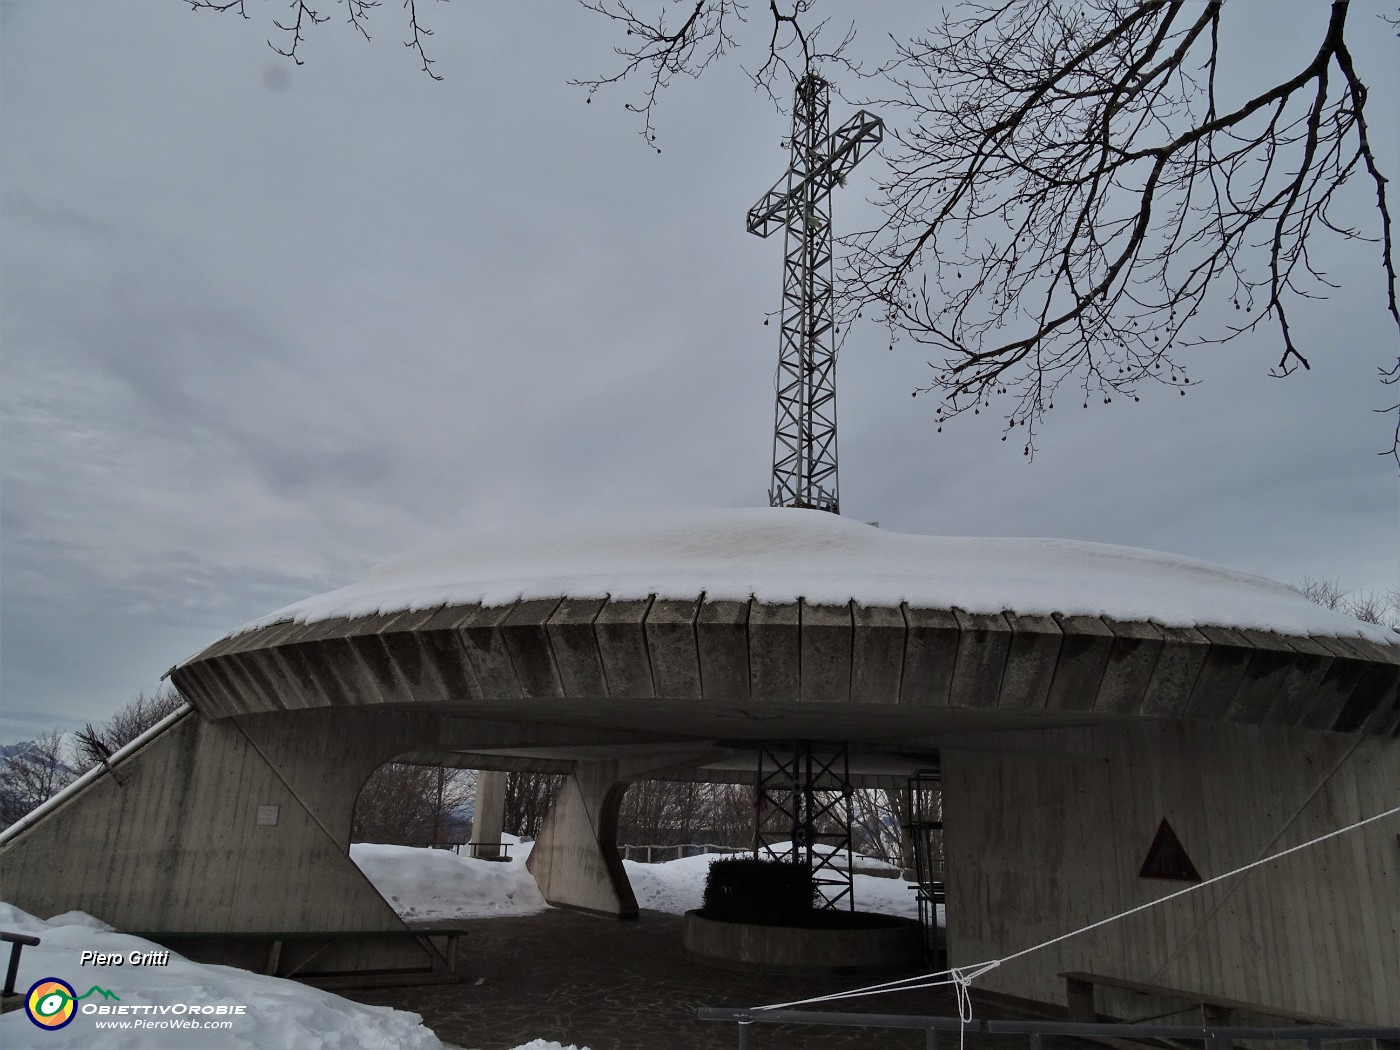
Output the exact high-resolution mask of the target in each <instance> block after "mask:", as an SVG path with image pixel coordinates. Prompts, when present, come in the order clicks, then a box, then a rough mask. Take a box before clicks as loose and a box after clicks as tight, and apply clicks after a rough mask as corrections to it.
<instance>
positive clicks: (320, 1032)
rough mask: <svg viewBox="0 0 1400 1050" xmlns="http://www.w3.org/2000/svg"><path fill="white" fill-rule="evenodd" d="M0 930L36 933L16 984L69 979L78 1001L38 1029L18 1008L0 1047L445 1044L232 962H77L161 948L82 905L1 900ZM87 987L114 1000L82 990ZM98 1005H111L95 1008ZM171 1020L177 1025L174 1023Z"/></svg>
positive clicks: (369, 1009)
mask: <svg viewBox="0 0 1400 1050" xmlns="http://www.w3.org/2000/svg"><path fill="white" fill-rule="evenodd" d="M0 928H3V929H4V930H6V931H9V932H13V933H27V934H31V935H33V936H36V937H39V938H40V939H41V940H40V943H39V944H38V945H37V946H34V947H29V948H25V949H24V954H23V955H22V956H21V957H20V967H19V979H18V980H17V981H16V982H15V987H16V988H19V989H21V990H24V989H28V988H29V987H30V986H31V985H33V984H34V983H35V982H36V981H39V980H41V979H43V978H46V977H57V978H61V979H62V980H65V981H67V982H68V983H69V984H70V985H72V986H73V991H74V992H75V993H76V995H77V996H78V997H79V998H80V1000H81V1001H79V1002H78V1003H76V1004H75V1006H76V1010H77V1012H76V1015H75V1016H74V1019H73V1020H72V1021H71V1022H70V1023H69V1024H67V1025H66V1026H65V1027H63V1028H60V1029H57V1030H48V1029H44V1028H40V1027H39V1026H38V1025H36V1024H35V1023H34V1022H32V1021H31V1020H30V1019H29V1018H28V1017H27V1016H26V1014H25V1012H24V1010H22V1009H21V1010H15V1011H12V1012H10V1013H7V1014H5V1015H4V1016H3V1017H0V1046H4V1047H5V1048H6V1050H21V1048H25V1047H32V1048H34V1050H51V1048H55V1047H64V1046H90V1047H98V1046H100V1047H102V1048H103V1050H123V1048H140V1050H148V1048H154V1050H164V1048H170V1050H188V1048H205V1047H252V1048H257V1050H268V1048H272V1047H278V1048H287V1050H301V1048H306V1050H341V1048H344V1050H350V1048H360V1047H386V1048H393V1050H398V1048H402V1050H442V1048H443V1046H444V1044H443V1043H442V1042H441V1041H440V1040H439V1039H438V1037H437V1036H436V1035H434V1034H433V1032H432V1031H431V1030H430V1029H428V1028H426V1027H424V1025H423V1023H422V1018H421V1017H419V1016H418V1015H417V1014H412V1013H406V1012H404V1011H402V1010H395V1009H392V1008H390V1007H387V1006H364V1005H362V1004H360V1003H353V1002H351V1001H350V1000H348V999H344V998H342V997H341V996H338V995H333V994H331V993H330V992H323V991H320V990H319V989H316V988H308V987H307V986H305V985H302V984H297V983H296V982H295V981H286V980H283V979H281V978H278V977H264V976H262V975H260V974H255V973H250V972H249V971H247V970H239V969H235V968H234V967H231V966H210V965H205V964H203V963H195V962H191V961H189V960H188V959H185V958H182V957H181V956H179V955H176V954H174V953H173V952H172V953H171V955H170V960H169V963H168V964H167V965H165V966H133V965H129V964H127V965H122V966H103V967H94V966H91V965H88V966H80V964H79V962H80V959H81V953H82V952H84V951H95V952H103V953H107V954H113V955H120V956H121V957H122V958H123V959H129V957H130V953H131V952H159V951H163V949H162V948H161V947H160V945H158V944H153V943H152V942H150V941H147V940H143V939H141V938H140V937H132V936H130V935H129V934H124V933H116V932H114V931H113V930H112V928H111V927H110V926H107V925H106V924H105V923H102V922H100V921H98V920H97V919H94V918H92V917H91V916H89V915H84V914H83V913H81V912H67V913H65V914H63V915H57V916H54V917H53V918H52V919H50V920H48V921H47V922H45V921H43V920H41V919H38V918H35V917H34V916H33V915H29V914H28V913H26V912H23V911H21V910H20V909H18V908H16V907H14V906H12V905H9V904H0ZM6 957H7V958H8V953H7V954H6ZM94 986H98V987H99V988H102V989H105V990H107V991H110V992H112V993H114V994H115V995H116V996H117V997H118V998H116V999H106V998H104V997H103V996H102V995H101V994H100V993H94V994H91V995H89V994H88V993H89V991H90V989H92V988H93V987H94ZM240 1006H241V1007H243V1008H244V1012H243V1013H242V1014H239V1015H234V1014H231V1013H230V1014H225V1015H223V1016H220V1015H218V1014H216V1013H214V1011H216V1010H218V1009H219V1008H220V1007H224V1008H225V1009H227V1010H230V1011H232V1010H236V1009H237V1008H238V1007H240ZM118 1008H127V1013H125V1014H119V1013H117V1010H118ZM131 1008H136V1009H135V1010H132V1009H131ZM104 1009H107V1010H110V1011H112V1012H111V1013H108V1014H106V1015H103V1014H100V1013H98V1012H97V1011H100V1010H104ZM196 1011H198V1012H196ZM108 1022H110V1023H111V1024H113V1025H117V1024H118V1023H124V1024H127V1025H128V1027H125V1028H122V1027H107V1028H106V1029H105V1030H98V1027H97V1026H98V1025H99V1024H104V1025H105V1024H107V1023H108ZM223 1022H228V1023H229V1024H230V1027H229V1028H228V1029H227V1030H211V1029H203V1028H199V1027H191V1026H198V1025H203V1024H208V1023H213V1024H220V1023H223ZM176 1024H178V1025H180V1026H181V1027H172V1026H173V1025H176ZM155 1026H160V1027H155Z"/></svg>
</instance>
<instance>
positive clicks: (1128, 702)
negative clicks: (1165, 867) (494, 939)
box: [0, 510, 1400, 1024]
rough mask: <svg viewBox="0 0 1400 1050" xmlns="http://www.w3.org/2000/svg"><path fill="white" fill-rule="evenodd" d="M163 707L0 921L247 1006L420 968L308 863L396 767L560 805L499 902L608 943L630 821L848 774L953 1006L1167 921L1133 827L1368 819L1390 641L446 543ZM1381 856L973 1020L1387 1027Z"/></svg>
mask: <svg viewBox="0 0 1400 1050" xmlns="http://www.w3.org/2000/svg"><path fill="white" fill-rule="evenodd" d="M172 677H173V680H174V682H175V684H176V685H177V686H178V687H179V689H180V691H181V693H182V694H183V695H184V696H185V697H186V698H187V699H188V700H189V701H190V703H191V704H192V705H193V710H192V711H190V712H187V713H185V714H183V715H182V716H178V717H175V718H173V719H172V720H170V721H169V723H168V724H167V725H165V726H164V727H163V728H162V729H161V731H160V732H158V733H155V734H152V735H151V736H150V738H149V739H147V740H144V741H143V742H140V743H139V746H136V747H134V748H130V749H128V751H127V752H125V753H124V754H122V755H120V756H119V757H118V758H117V760H116V761H114V763H113V768H112V770H111V771H110V772H105V771H104V772H103V773H102V774H101V775H97V776H94V777H92V778H91V779H90V780H89V781H88V782H86V783H85V784H83V785H81V786H80V787H79V788H78V789H77V790H75V791H72V792H70V793H69V794H68V795H67V796H66V797H64V798H63V799H61V800H59V801H58V803H57V804H54V805H52V806H50V807H48V808H47V809H46V811H45V812H44V813H42V814H41V815H40V816H39V817H38V819H35V820H32V821H30V822H27V823H24V824H22V825H17V826H16V827H15V828H13V829H11V830H10V831H9V832H7V833H6V836H5V837H4V841H3V844H0V873H3V874H2V875H0V878H3V886H0V893H2V894H3V896H4V898H5V899H7V900H10V901H12V902H14V903H16V904H18V905H19V906H20V907H23V908H25V909H27V910H29V911H32V912H36V913H39V914H41V915H49V914H53V913H55V912H60V911H65V910H68V909H72V908H81V909H82V910H84V911H88V912H91V913H92V914H94V915H97V916H98V917H100V918H102V919H105V920H106V921H108V922H111V923H113V924H114V925H116V926H118V927H119V928H122V929H126V930H131V931H136V932H142V933H146V934H150V935H152V936H154V937H155V939H157V940H160V941H162V942H164V943H169V944H171V945H172V946H174V947H176V948H177V949H178V950H181V951H185V952H187V953H188V954H191V955H193V956H195V957H201V958H219V959H221V960H227V961H235V962H241V963H244V964H249V962H250V961H251V962H259V961H261V960H263V959H264V958H265V957H266V952H267V951H268V944H269V943H271V942H272V941H274V940H278V939H280V940H281V941H282V942H284V943H285V945H286V947H283V948H281V949H280V950H281V951H283V952H289V953H290V954H285V955H283V957H282V958H283V962H282V963H281V968H282V971H283V972H285V971H286V970H287V969H289V968H291V967H292V966H293V965H302V966H304V968H305V969H316V970H336V969H349V968H353V967H355V966H360V965H369V964H373V965H375V966H385V965H408V964H410V963H412V962H414V961H415V960H417V961H421V960H422V958H423V956H422V954H421V953H422V952H423V951H424V949H423V947H422V946H421V945H419V944H418V943H417V942H416V941H414V940H413V939H412V938H411V937H406V936H404V933H405V929H404V926H403V924H402V923H401V922H400V921H399V920H398V918H397V917H396V916H395V915H394V913H393V912H392V910H391V909H390V908H389V907H388V905H387V904H386V903H385V902H384V901H383V900H382V899H381V898H380V897H379V896H378V894H377V893H376V892H375V890H374V889H373V887H372V886H371V885H370V884H369V882H368V881H367V880H366V879H365V878H364V877H363V876H362V875H361V874H360V872H359V871H358V869H357V868H356V867H355V866H354V864H352V863H351V862H350V861H349V859H348V857H347V848H348V841H349V833H350V826H351V816H352V812H353V807H354V804H355V799H356V796H357V794H358V792H359V789H360V787H361V785H362V784H363V783H364V781H365V779H366V778H367V777H368V776H369V774H370V773H371V772H372V771H373V770H374V769H376V768H377V767H378V766H379V765H381V764H382V763H384V762H386V761H389V760H391V759H396V758H397V759H403V760H409V761H444V762H450V763H453V764H457V765H461V766H465V767H471V768H478V769H485V770H503V771H504V770H538V771H546V772H558V773H564V774H567V779H566V782H565V788H564V790H563V791H562V792H561V793H560V795H559V797H558V798H557V800H556V802H555V806H554V809H553V811H552V813H551V814H550V816H549V818H548V820H547V821H546V825H545V828H544V830H543V832H542V834H541V835H540V838H539V840H538V842H537V843H536V845H535V848H534V851H533V853H532V857H531V870H532V871H533V873H534V875H535V877H536V879H537V881H538V882H539V884H540V888H541V890H542V891H543V893H544V895H545V897H546V898H547V899H548V900H550V901H551V902H553V903H556V904H559V905H563V906H569V907H576V908H584V909H588V910H590V911H593V912H597V913H601V914H604V915H609V916H616V917H620V918H625V917H627V916H630V915H635V914H636V912H637V903H636V899H635V897H634V896H633V894H632V891H631V888H630V886H629V885H628V882H627V878H626V875H625V872H624V871H623V868H622V866H621V864H620V862H619V861H618V859H617V855H616V851H615V849H614V848H613V847H614V845H615V828H616V816H617V809H618V804H619V802H620V800H621V797H622V794H623V792H624V791H625V790H626V787H627V784H628V783H629V782H631V781H634V780H638V779H645V778H666V777H677V778H687V779H693V778H698V779H710V780H722V781H728V782H741V781H744V780H751V779H752V776H753V768H754V760H753V752H752V749H751V748H752V745H753V743H754V742H756V741H759V740H811V741H844V742H848V744H849V747H850V749H851V755H852V763H853V771H854V775H853V779H854V780H855V782H856V783H857V784H858V785H877V784H884V785H902V783H903V778H904V777H905V776H907V775H908V774H909V773H910V772H912V771H913V770H915V769H919V768H924V767H927V766H930V765H939V766H940V767H941V769H942V771H943V784H944V823H945V841H946V848H947V852H948V868H947V873H946V877H947V891H948V907H947V913H948V930H947V940H948V949H949V957H950V962H951V963H952V964H954V965H959V966H963V965H969V964H973V963H976V962H980V961H984V960H993V959H1002V958H1005V957H1007V956H1010V955H1012V954H1014V953H1017V952H1019V951H1021V950H1023V949H1025V948H1028V947H1031V946H1033V945H1036V944H1039V943H1041V942H1043V941H1047V940H1050V939H1052V938H1054V937H1057V936H1059V935H1061V934H1064V933H1067V932H1070V931H1072V930H1076V929H1079V928H1080V927H1083V926H1085V925H1088V924H1090V923H1092V922H1094V921H1097V920H1099V919H1102V918H1105V917H1107V916H1109V915H1112V914H1115V913H1117V912H1120V911H1124V910H1127V909H1129V908H1131V907H1133V906H1135V905H1137V904H1141V903H1146V902H1148V901H1151V900H1154V899H1156V898H1159V897H1162V896H1165V895H1166V894H1167V893H1168V892H1171V891H1172V890H1174V889H1176V888H1179V887H1180V886H1181V885H1182V884H1181V883H1177V882H1170V881H1163V880H1162V879H1159V878H1154V877H1147V876H1146V875H1145V874H1144V872H1145V862H1146V861H1147V859H1148V854H1149V851H1150V850H1151V848H1152V846H1153V843H1154V839H1155V838H1156V836H1157V834H1158V832H1159V830H1160V828H1161V827H1162V824H1163V822H1164V821H1165V822H1166V824H1167V825H1168V826H1169V827H1170V829H1171V831H1172V832H1173V833H1174V835H1175V838H1176V840H1177V842H1178V843H1179V846H1180V850H1182V851H1184V853H1185V855H1187V856H1188V857H1189V862H1190V864H1191V865H1193V866H1194V868H1195V869H1196V870H1197V872H1198V873H1199V875H1200V877H1202V878H1203V879H1207V880H1208V879H1211V878H1213V877H1215V876H1218V875H1222V874H1224V873H1226V872H1229V871H1231V870H1233V869H1235V868H1237V867H1240V866H1242V865H1245V864H1248V863H1251V862H1253V861H1255V860H1257V859H1260V858H1262V857H1264V856H1268V855H1270V854H1272V853H1277V852H1279V851H1281V850H1285V849H1288V848H1289V847H1291V846H1294V845H1297V844H1299V843H1303V842H1306V841H1309V840H1311V839H1313V838H1316V837H1317V836H1319V835H1323V834H1326V833H1328V832H1331V831H1333V830H1336V829H1338V828H1341V827H1344V826H1346V825H1349V824H1352V823H1355V822H1357V821H1360V820H1362V819H1364V818H1367V817H1370V816H1374V815H1375V814H1378V813H1383V812H1385V811H1386V810H1388V809H1391V808H1393V807H1395V806H1397V805H1400V693H1398V692H1397V687H1398V685H1400V640H1397V636H1396V635H1395V633H1394V632H1388V631H1386V630H1383V629H1380V628H1376V627H1374V626H1372V625H1365V624H1361V623H1358V622H1356V621H1352V620H1349V619H1347V618H1345V617H1342V616H1339V615H1337V614H1335V613H1331V612H1328V611H1327V610H1323V609H1320V608H1317V607H1315V606H1313V605H1311V604H1310V603H1308V602H1306V600H1305V599H1303V598H1302V597H1301V595H1298V594H1297V592H1296V591H1293V590H1291V589H1290V588H1286V587H1283V586H1282V585H1278V584H1272V583H1270V582H1268V581H1263V580H1259V579H1258V578H1255V577H1248V576H1244V575H1241V574H1237V573H1231V572H1229V571H1228V570H1223V569H1218V568H1216V567H1212V566H1206V565H1203V564H1202V563H1199V562H1193V561H1189V560H1186V559H1176V558H1171V557H1169V556H1166V555H1156V554H1151V553H1150V552H1141V551H1129V550H1126V549H1123V548H1109V547H1101V546H1096V545H1088V544H1070V543H1065V542H1062V541H1026V540H940V539H934V538H929V537H912V536H900V535H898V534H893V533H889V532H887V531H883V530H874V529H870V528H868V527H866V526H862V525H859V524H855V523H851V522H848V521H842V520H840V519H837V518H835V517H834V516H831V515H825V514H820V513H817V512H811V511H793V510H763V511H735V512H716V513H711V514H707V515H699V516H693V517H691V518H685V519H681V518H665V519H659V520H639V519H618V520H617V521H615V522H606V523H601V524H595V525H589V526H567V527H556V528H552V529H550V528H542V529H539V530H535V531H533V532H528V531H527V532H526V533H524V534H522V533H520V532H519V531H518V530H517V531H515V532H512V533H509V534H506V533H499V534H485V535H479V536H475V537H470V538H468V539H465V540H463V541H459V542H456V543H455V544H447V545H444V546H441V547H439V548H438V549H435V550H432V551H428V552H426V553H422V554H419V555H414V556H408V557H405V558H401V559H396V560H395V561H393V562H389V563H386V564H385V566H382V567H380V568H379V569H376V570H375V571H374V572H373V573H371V574H370V576H369V577H368V578H367V579H366V580H365V581H363V582H362V583H361V584H357V585H355V586H353V587H349V588H346V589H344V590H343V591H339V592H334V593H332V594H330V595H325V596H321V597H319V598H316V599H311V600H309V601H308V602H306V603H301V604H300V605H298V606H293V607H291V608H290V609H288V610H283V611H282V612H280V613H278V614H274V615H272V616H270V617H268V618H266V619H265V620H263V621H259V622H258V623H256V624H253V625H250V626H249V627H248V628H246V629H242V630H240V631H237V632H235V633H233V634H231V635H229V636H228V637H226V638H224V639H222V640H220V641H219V642H217V643H215V644H214V645H212V646H210V647H209V648H208V649H206V650H205V651H204V652H202V653H200V654H199V655H198V656H196V657H194V658H192V659H190V660H188V661H186V662H184V663H183V664H181V665H179V666H178V667H176V668H174V670H173V672H172ZM1397 833H1400V816H1394V817H1390V818H1387V819H1384V820H1378V821H1374V822H1372V823H1370V824H1368V825H1366V826H1364V827H1361V828H1359V829H1358V830H1355V831H1353V832H1349V833H1347V834H1345V835H1340V836H1337V837H1334V838H1332V839H1329V840H1327V841H1325V842H1322V843H1320V844H1318V845H1315V846H1310V847H1309V848H1307V849H1305V850H1300V851H1298V852H1296V853H1294V854H1291V855H1290V856H1288V857H1285V858H1283V859H1281V860H1278V861H1275V862H1273V863H1270V864H1267V865H1264V866H1261V867H1258V868H1256V869H1254V870H1252V871H1250V872H1249V873H1247V874H1245V875H1241V876H1239V877H1237V878H1233V879H1230V880H1228V881H1225V882H1221V883H1218V884H1215V885H1211V886H1208V887H1206V888H1204V889H1202V890H1200V891H1199V892H1195V893H1190V894H1187V895H1185V896H1183V897H1181V898H1179V899H1177V900H1174V901H1172V902H1170V903H1169V904H1166V905H1163V906H1160V907H1156V908H1151V909H1148V910H1145V911H1141V912H1139V913H1137V914H1135V915H1133V916H1131V917H1130V918H1128V919H1125V920H1123V921H1120V922H1116V923H1113V924H1110V925H1107V926H1104V927H1102V928H1100V929H1098V930H1095V931H1093V932H1090V933H1086V934H1083V935H1080V936H1077V937H1074V938H1071V939H1069V940H1066V941H1062V942H1060V943H1058V944H1056V945H1053V946H1051V947H1048V948H1045V949H1042V950H1039V951H1036V952H1032V953H1030V954H1028V955H1025V956H1023V957H1020V958H1017V959H1015V960H1014V961H1011V962H1008V963H1006V964H1005V965H1003V966H1000V967H997V968H996V969H994V970H992V971H990V972H989V973H987V974H986V975H985V976H984V977H983V978H981V979H980V980H979V981H978V986H979V987H984V988H988V989H992V990H996V991H1000V992H1003V993H1006V994H1010V995H1015V996H1019V997H1022V998H1027V999H1035V1000H1039V1001H1042V1002H1051V1003H1055V1002H1061V1003H1062V1002H1064V997H1065V988H1064V982H1063V980H1062V979H1061V978H1060V977H1059V974H1061V973H1062V972H1065V971H1087V972H1091V973H1094V974H1100V975H1105V976H1108V977H1115V978H1120V979H1129V980H1137V981H1143V982H1148V983H1151V984H1154V985H1160V986H1164V987H1168V988H1173V989H1180V990H1183V991H1197V992H1205V993H1209V994H1214V995H1220V996H1227V997H1230V998H1234V999H1239V1000H1243V1001H1246V1002H1250V1003H1255V1004H1259V1005H1260V1006H1263V1007H1274V1008H1278V1009H1288V1010H1294V1011H1299V1010H1301V1011H1306V1012H1309V1013H1312V1014H1316V1015H1319V1016H1328V1017H1335V1018H1338V1019H1342V1020H1350V1021H1358V1022H1370V1023H1392V1024H1393V1023H1400V997H1397V996H1396V995H1395V994H1394V989H1396V988H1400V850H1397V847H1396V842H1397ZM75 843H81V848H80V849H74V844H75ZM1148 867H1149V868H1150V866H1148ZM1147 874H1150V871H1148V873H1147ZM296 934H301V935H303V940H304V942H305V952H304V953H303V954H307V953H311V952H313V951H314V952H315V953H316V955H315V958H314V960H313V961H311V962H307V961H305V960H302V961H301V962H294V961H293V960H294V959H295V958H297V957H296V953H295V948H296V944H297V943H300V942H297V940H296V937H295V936H294V935H296ZM312 934H319V935H322V936H321V937H320V939H319V940H317V939H316V938H313V937H312V936H311V935H312ZM1136 1003H1137V1006H1140V1005H1141V1004H1142V1003H1143V1000H1141V999H1138V1000H1137V1001H1136ZM1137 1006H1130V1005H1129V1004H1127V1003H1126V1002H1125V1001H1120V1000H1117V999H1115V998H1114V996H1113V993H1112V991H1111V989H1110V990H1106V991H1105V992H1104V994H1103V995H1102V996H1101V998H1100V1009H1101V1010H1102V1011H1105V1012H1110V1013H1118V1014H1119V1015H1125V1014H1129V1013H1130V1011H1131V1009H1136V1008H1137Z"/></svg>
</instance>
